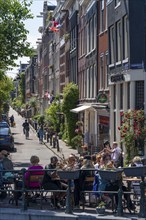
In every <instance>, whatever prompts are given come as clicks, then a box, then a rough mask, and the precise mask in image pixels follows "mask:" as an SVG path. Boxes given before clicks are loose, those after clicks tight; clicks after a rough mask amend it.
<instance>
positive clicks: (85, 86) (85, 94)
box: [84, 71, 87, 98]
mask: <svg viewBox="0 0 146 220" xmlns="http://www.w3.org/2000/svg"><path fill="white" fill-rule="evenodd" d="M86 97H87V71H84V98H86Z"/></svg>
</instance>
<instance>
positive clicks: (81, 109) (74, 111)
mask: <svg viewBox="0 0 146 220" xmlns="http://www.w3.org/2000/svg"><path fill="white" fill-rule="evenodd" d="M89 108H92V106H91V105H82V106H79V107H77V108H73V109H71V110H70V111H71V112H73V113H79V112H82V111H85V110H87V109H89Z"/></svg>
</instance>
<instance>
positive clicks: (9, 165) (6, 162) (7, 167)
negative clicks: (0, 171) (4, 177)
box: [1, 150, 14, 171]
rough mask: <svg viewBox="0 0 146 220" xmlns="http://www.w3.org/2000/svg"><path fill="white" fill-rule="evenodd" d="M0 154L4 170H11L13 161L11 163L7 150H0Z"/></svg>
mask: <svg viewBox="0 0 146 220" xmlns="http://www.w3.org/2000/svg"><path fill="white" fill-rule="evenodd" d="M1 154H2V155H3V161H2V163H3V168H4V170H8V171H11V170H13V169H14V167H13V163H12V161H11V159H10V157H9V156H10V153H9V152H8V151H6V150H2V151H1Z"/></svg>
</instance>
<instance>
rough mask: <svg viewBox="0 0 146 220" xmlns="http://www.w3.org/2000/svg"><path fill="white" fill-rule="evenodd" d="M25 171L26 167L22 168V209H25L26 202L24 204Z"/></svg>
mask: <svg viewBox="0 0 146 220" xmlns="http://www.w3.org/2000/svg"><path fill="white" fill-rule="evenodd" d="M25 172H26V169H25V168H23V169H22V175H23V177H22V211H25V210H27V204H26V199H25Z"/></svg>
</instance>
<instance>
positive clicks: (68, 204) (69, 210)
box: [65, 180, 73, 214]
mask: <svg viewBox="0 0 146 220" xmlns="http://www.w3.org/2000/svg"><path fill="white" fill-rule="evenodd" d="M65 213H67V214H72V213H73V212H72V205H71V180H68V189H67V197H66V210H65Z"/></svg>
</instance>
